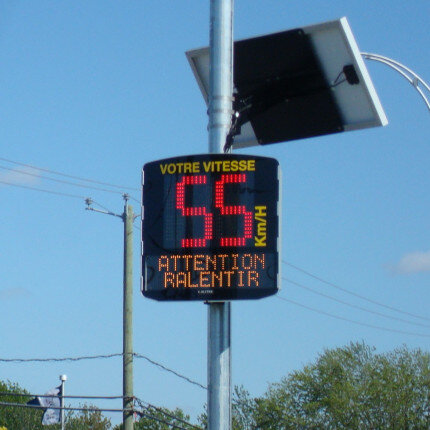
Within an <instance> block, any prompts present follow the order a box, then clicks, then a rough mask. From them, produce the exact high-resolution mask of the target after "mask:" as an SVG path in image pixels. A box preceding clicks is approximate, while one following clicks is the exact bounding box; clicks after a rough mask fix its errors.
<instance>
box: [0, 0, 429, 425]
mask: <svg viewBox="0 0 430 430" xmlns="http://www.w3.org/2000/svg"><path fill="white" fill-rule="evenodd" d="M235 3H236V4H235V19H234V35H235V38H237V39H239V38H246V37H251V36H255V35H261V34H266V33H270V32H275V31H279V30H286V29H290V28H296V27H300V26H303V25H309V24H314V23H319V22H323V21H327V20H332V19H336V18H340V17H342V16H346V17H347V18H348V20H349V23H350V25H351V27H352V30H353V33H354V35H355V37H356V39H357V42H358V45H359V47H360V49H361V50H362V51H368V52H375V53H378V54H382V55H386V56H388V57H391V58H394V59H395V60H398V61H400V62H402V63H403V64H405V65H407V66H409V67H410V68H412V69H413V70H414V71H416V72H417V73H418V74H420V75H421V76H422V77H423V78H424V79H425V80H427V82H428V81H429V80H430V74H429V69H430V67H429V66H430V60H429V56H428V47H429V43H430V35H429V32H428V22H429V18H430V3H429V2H428V1H426V0H409V1H408V2H405V1H401V0H382V1H378V2H374V1H369V0H364V1H363V0H360V1H356V0H349V1H348V2H345V1H341V0H332V1H330V2H327V1H320V0H308V1H299V0H291V1H288V2H287V1H275V0H272V1H264V2H262V1H260V0H258V1H257V0H247V1H244V0H237V1H236V2H235ZM208 39H209V1H203V0H186V1H183V2H178V1H173V0H170V1H152V0H145V1H144V0H141V1H128V2H117V1H103V2H101V1H92V2H83V1H63V2H57V1H39V2H34V1H19V2H6V1H2V2H0V64H1V68H0V88H1V90H0V97H1V103H0V157H1V160H0V166H1V168H0V180H1V181H4V182H10V183H13V184H17V185H24V186H29V187H33V188H39V189H46V190H51V191H55V192H59V193H62V194H70V195H73V196H77V197H72V196H65V195H54V194H48V193H43V192H40V191H35V190H29V189H24V188H19V187H14V186H11V185H4V184H0V196H1V201H2V211H1V214H0V220H1V222H0V235H1V236H0V237H1V241H0V275H1V277H0V318H1V324H0V327H1V328H0V333H1V342H0V358H34V357H36V358H47V357H77V356H88V355H99V354H112V353H119V352H121V350H122V234H123V232H122V223H121V221H120V220H119V219H117V218H114V217H110V216H107V215H101V214H97V213H93V212H88V211H85V204H84V201H83V197H92V198H93V199H94V200H95V202H97V203H98V204H99V205H101V206H103V207H106V208H108V209H109V210H111V211H114V212H116V213H122V210H123V202H122V197H121V194H120V193H118V192H117V193H112V192H103V191H100V190H96V189H92V188H83V187H80V188H79V187H73V186H70V185H67V184H64V183H56V182H52V181H49V180H48V179H46V177H47V176H49V177H51V178H54V179H57V180H58V179H60V180H64V181H66V180H68V181H72V182H75V183H76V182H78V181H77V180H76V179H71V178H65V177H61V176H58V175H57V176H56V175H53V174H49V173H47V172H45V171H43V170H40V169H37V168H36V169H34V168H33V169H31V168H29V167H24V166H20V165H18V164H14V163H11V162H7V161H4V160H5V159H6V160H10V161H14V162H18V163H24V164H28V165H32V166H36V167H39V168H44V169H48V170H53V171H57V172H61V173H65V174H68V175H73V176H76V177H82V178H89V179H92V180H97V181H102V182H106V183H110V184H116V185H121V186H123V187H125V186H127V187H131V188H133V189H132V190H127V191H128V192H129V193H130V194H131V195H132V197H133V198H134V199H136V200H137V201H135V200H132V201H131V203H132V205H133V207H134V210H135V212H138V211H139V210H140V208H139V203H138V201H139V200H140V180H141V168H142V165H143V164H144V163H146V162H149V161H154V160H157V159H161V158H166V157H173V156H177V155H178V156H179V155H186V154H195V153H203V152H207V148H208V146H207V130H206V127H207V116H206V106H205V104H204V101H203V98H202V97H201V94H200V92H199V89H198V87H197V84H196V83H195V80H194V77H193V75H192V72H191V70H190V68H189V65H188V63H187V61H186V58H185V54H184V53H185V51H187V50H189V49H192V48H197V47H202V46H206V45H207V44H208ZM366 64H367V67H368V70H369V72H370V75H371V77H372V80H373V83H374V85H375V87H376V90H377V92H378V94H379V97H380V99H381V102H382V105H383V107H384V109H385V112H386V114H387V116H388V119H389V124H388V126H386V127H383V128H382V127H381V128H375V129H370V130H362V131H354V132H350V133H343V134H339V135H333V136H326V137H319V138H313V139H307V140H301V141H295V142H290V143H284V144H277V145H271V146H267V147H264V148H248V149H243V150H240V151H238V152H240V153H244V154H256V155H263V156H271V157H275V158H277V159H278V160H279V162H280V165H281V169H282V255H281V258H282V260H283V261H284V262H286V263H289V264H292V265H294V266H296V267H298V268H300V269H302V270H305V271H307V272H310V273H312V274H313V275H315V276H316V277H319V278H321V279H323V280H326V281H329V282H331V283H334V284H335V285H337V286H339V287H342V288H344V289H348V290H350V291H352V292H354V293H355V294H358V295H361V296H364V297H366V298H368V299H370V300H373V301H377V302H379V303H381V304H384V305H385V306H388V307H392V308H397V309H400V310H402V311H404V312H407V313H409V314H414V315H419V316H421V317H424V318H429V319H427V320H425V319H422V318H421V319H420V318H416V317H413V316H412V315H407V314H401V313H398V312H394V311H392V310H390V309H387V308H383V307H380V306H377V305H375V304H374V303H370V302H368V301H364V300H362V299H360V298H358V297H357V296H352V295H350V294H347V293H345V292H344V291H341V290H339V289H336V288H334V287H333V286H330V285H328V284H325V283H322V282H320V281H318V280H317V279H315V278H312V277H309V276H307V275H306V274H305V273H303V272H302V271H299V270H297V269H295V268H293V267H292V266H291V265H289V264H285V263H284V264H282V265H281V266H282V276H283V277H284V278H286V279H288V280H291V281H294V282H295V283H296V284H293V283H291V282H289V281H287V280H286V279H284V280H283V283H282V291H281V292H280V293H279V296H280V297H283V298H286V299H289V300H292V301H294V302H296V303H298V304H301V305H302V306H303V305H305V306H307V307H310V308H312V309H315V310H318V311H320V312H326V314H322V313H318V312H315V310H310V309H306V308H304V307H302V306H299V305H298V304H293V303H291V302H286V301H283V300H279V299H278V298H276V297H273V298H268V299H263V300H259V301H250V302H235V303H233V316H232V318H233V320H232V354H233V383H234V384H243V385H244V386H245V388H247V389H248V390H249V391H250V392H251V394H253V395H260V394H262V393H263V392H264V391H265V390H266V388H267V384H268V383H269V382H275V381H277V380H279V379H280V378H281V377H282V376H284V375H286V374H288V372H290V371H292V370H294V369H298V368H300V367H301V366H303V365H304V364H306V363H308V362H310V361H312V360H313V359H315V357H316V356H317V354H318V353H320V352H322V351H323V349H324V348H331V347H337V346H342V345H345V344H347V343H349V342H350V341H362V340H363V341H365V342H367V343H369V344H370V345H374V346H375V347H377V349H378V351H387V350H390V349H393V348H395V347H397V346H401V345H402V344H405V345H407V346H409V347H411V348H414V347H420V348H423V349H426V350H428V347H429V339H430V338H429V337H428V336H430V330H429V327H430V314H429V312H428V303H429V301H430V290H429V281H430V245H429V243H430V216H429V214H430V199H429V197H428V190H429V188H430V174H429V170H428V164H429V159H430V144H429V141H428V136H429V131H430V117H429V111H428V110H427V109H426V106H425V105H424V103H423V102H422V100H421V99H420V98H419V96H418V93H416V91H414V89H413V88H412V87H411V86H410V85H409V84H408V83H407V82H406V80H404V79H403V78H402V77H401V76H400V75H398V74H397V73H395V72H394V71H393V70H391V69H389V68H388V67H386V66H384V65H382V64H378V63H374V62H373V63H370V62H366ZM5 168H6V169H5ZM8 169H12V170H8ZM17 170H20V171H22V170H24V171H26V172H27V173H32V175H34V176H31V175H24V174H22V173H20V172H18V171H17ZM79 183H80V184H82V185H84V184H85V185H87V186H88V185H90V186H95V185H96V184H94V183H89V182H82V181H80V182H79ZM98 187H100V188H109V189H110V190H116V191H118V189H116V188H111V187H107V186H104V185H98ZM137 226H138V224H137ZM139 235H140V231H139V230H138V229H137V228H136V229H135V236H134V261H135V266H134V349H135V351H136V352H138V353H140V354H144V355H146V356H148V357H150V358H151V359H153V360H154V361H157V362H159V363H162V364H163V365H165V366H166V367H168V368H171V369H174V370H176V371H178V372H179V373H181V374H184V375H186V376H188V377H189V378H191V379H193V380H195V381H198V382H201V383H203V384H206V348H207V345H206V333H207V309H206V306H205V305H204V304H203V303H157V302H154V301H151V300H148V299H144V298H143V297H142V296H141V294H140V291H139V288H140V281H139V276H140V273H139V271H140V236H139ZM297 283H298V284H300V285H302V287H300V286H298V285H297ZM303 286H305V287H307V288H311V289H313V290H316V291H318V292H319V293H322V294H325V295H329V296H331V297H334V298H336V299H337V300H340V301H345V302H348V303H350V304H352V305H354V306H360V307H362V308H366V309H367V310H368V311H371V312H379V313H383V314H385V315H389V316H391V317H394V318H402V319H404V320H407V322H401V321H398V320H394V319H388V318H386V317H381V316H379V315H376V314H375V313H370V312H365V311H363V310H360V309H357V308H352V307H348V306H345V305H344V304H341V303H339V302H334V301H333V300H330V299H328V298H327V297H323V296H321V295H316V294H315V293H313V292H311V291H309V290H306V289H304V288H303ZM327 314H331V315H336V316H338V317H340V318H344V319H343V320H342V319H336V318H333V317H331V316H329V315H327ZM345 319H350V320H353V321H356V322H358V323H360V324H368V325H371V326H378V327H383V328H386V329H389V330H393V331H388V330H380V329H377V328H375V327H369V326H365V325H360V324H354V323H352V322H349V321H346V320H345ZM417 324H418V325H417ZM419 324H421V325H419ZM422 325H424V326H422ZM401 332H411V333H415V334H406V333H401ZM417 334H421V335H422V336H418V335H417ZM61 373H65V374H67V375H68V378H69V380H68V382H67V388H66V389H67V392H68V393H69V394H73V395H121V392H122V382H121V381H122V379H121V378H122V377H121V360H120V359H119V358H111V359H105V360H91V361H80V362H74V363H70V362H65V363H50V362H48V363H32V364H25V363H1V364H0V379H2V380H4V379H10V380H11V381H14V382H18V383H19V384H20V385H22V386H23V387H25V388H26V389H28V390H29V391H31V392H34V393H42V392H44V391H46V390H48V389H50V388H52V387H53V386H55V385H56V384H58V383H59V379H58V376H59V375H60V374H61ZM134 386H135V394H136V395H137V396H138V397H139V398H141V399H143V400H145V401H147V402H150V403H153V404H156V405H164V406H167V407H170V408H174V407H176V406H178V407H181V408H183V409H184V410H185V411H186V412H187V413H189V414H191V415H192V416H193V417H195V416H196V415H197V414H198V413H200V412H201V411H202V408H203V404H204V403H205V401H206V393H205V391H204V390H203V389H201V388H198V387H196V386H195V385H192V384H189V383H187V382H184V381H183V380H181V379H179V378H177V377H175V376H174V375H172V374H169V373H167V372H165V371H162V370H160V369H158V368H156V367H154V366H153V365H151V364H149V363H148V362H146V361H145V360H143V359H136V361H135V382H134ZM75 404H76V402H75ZM97 404H98V405H99V406H107V405H109V406H116V407H119V406H120V405H119V403H117V404H112V403H108V404H107V403H97ZM119 419H120V417H119V416H118V415H113V416H112V420H113V422H118V420H119Z"/></svg>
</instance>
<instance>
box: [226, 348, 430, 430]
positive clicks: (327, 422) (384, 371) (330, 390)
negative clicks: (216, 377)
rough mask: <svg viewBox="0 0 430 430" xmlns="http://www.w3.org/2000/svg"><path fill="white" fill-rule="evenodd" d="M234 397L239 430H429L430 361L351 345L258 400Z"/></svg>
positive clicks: (423, 356)
mask: <svg viewBox="0 0 430 430" xmlns="http://www.w3.org/2000/svg"><path fill="white" fill-rule="evenodd" d="M235 397H236V399H239V401H238V402H236V403H237V404H236V408H235V409H234V412H235V418H234V420H235V421H234V423H235V426H236V429H244V430H245V429H246V430H248V429H267V430H271V429H277V430H279V429H348V430H355V429H357V430H358V429H412V428H413V429H429V428H430V355H429V354H428V353H424V352H422V351H421V350H419V349H418V350H414V351H409V350H408V349H407V348H406V347H402V348H399V349H396V350H394V351H392V352H389V353H385V354H376V353H375V349H374V348H371V347H369V346H367V345H365V344H364V343H351V344H350V345H349V346H346V347H344V348H337V349H333V350H326V351H324V353H323V354H321V355H320V356H319V357H318V358H317V360H316V361H315V362H314V363H312V364H310V365H308V366H305V367H304V368H303V369H302V370H299V371H295V372H293V373H292V374H290V375H289V376H287V377H285V378H283V379H282V380H281V382H279V383H275V384H271V385H270V386H269V389H268V390H267V392H266V393H265V395H263V396H262V397H260V398H255V399H251V398H250V397H249V394H248V393H246V392H245V391H241V392H240V393H236V396H235ZM245 418H246V421H244V419H245Z"/></svg>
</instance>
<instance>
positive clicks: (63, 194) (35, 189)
mask: <svg viewBox="0 0 430 430" xmlns="http://www.w3.org/2000/svg"><path fill="white" fill-rule="evenodd" d="M0 184H4V185H10V186H11V187H18V188H25V189H27V190H32V191H39V192H42V193H48V194H55V195H57V196H63V197H72V198H75V199H81V200H85V198H86V197H84V196H79V195H77V194H69V193H62V192H60V191H51V190H45V189H43V188H37V187H30V186H29V185H22V184H14V183H12V182H8V181H3V180H0Z"/></svg>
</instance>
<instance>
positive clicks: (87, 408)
mask: <svg viewBox="0 0 430 430" xmlns="http://www.w3.org/2000/svg"><path fill="white" fill-rule="evenodd" d="M50 397H53V396H50ZM0 406H9V407H17V408H30V409H57V410H61V409H62V410H64V411H89V412H97V411H100V412H122V413H123V412H131V413H133V412H134V410H133V409H111V408H110V409H104V408H96V407H85V408H84V407H81V408H79V407H77V408H75V407H70V406H64V407H61V406H39V405H27V404H26V403H11V402H0Z"/></svg>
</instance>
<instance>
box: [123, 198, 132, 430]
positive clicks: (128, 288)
mask: <svg viewBox="0 0 430 430" xmlns="http://www.w3.org/2000/svg"><path fill="white" fill-rule="evenodd" d="M133 220H134V215H133V208H132V207H131V206H129V205H128V204H127V199H126V201H125V205H124V214H123V221H124V294H123V358H122V359H123V396H124V398H123V408H124V409H130V410H132V409H133ZM123 425H124V430H133V427H134V424H133V412H124V413H123Z"/></svg>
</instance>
